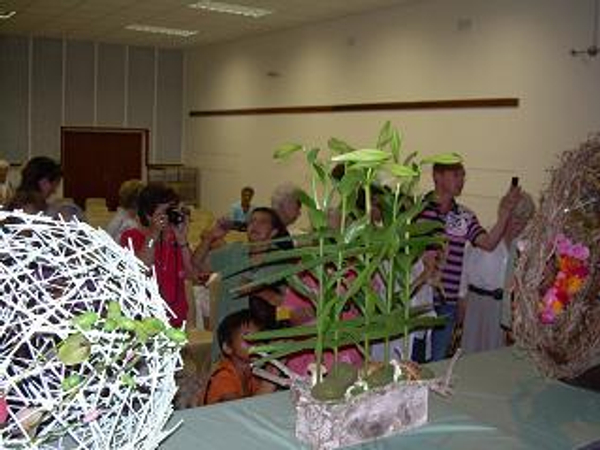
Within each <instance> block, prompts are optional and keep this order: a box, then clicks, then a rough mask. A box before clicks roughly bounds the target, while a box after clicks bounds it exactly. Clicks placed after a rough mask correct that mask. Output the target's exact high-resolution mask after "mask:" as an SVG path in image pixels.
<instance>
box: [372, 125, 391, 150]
mask: <svg viewBox="0 0 600 450" xmlns="http://www.w3.org/2000/svg"><path fill="white" fill-rule="evenodd" d="M392 131H393V129H392V123H391V122H390V121H389V120H388V121H387V122H386V123H384V124H383V127H381V131H380V132H379V137H378V138H377V145H376V147H377V148H379V149H383V147H385V146H386V145H388V143H389V142H390V140H391V139H392Z"/></svg>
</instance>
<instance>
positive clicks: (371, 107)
mask: <svg viewBox="0 0 600 450" xmlns="http://www.w3.org/2000/svg"><path fill="white" fill-rule="evenodd" d="M518 106H519V99H518V98H511V97H505V98H473V99H457V100H423V101H413V102H381V103H346V104H340V105H313V106H281V107H274V108H239V109H216V110H205V111H190V117H214V116H249V115H267V114H313V113H343V112H363V111H392V110H418V109H464V108H516V107H518Z"/></svg>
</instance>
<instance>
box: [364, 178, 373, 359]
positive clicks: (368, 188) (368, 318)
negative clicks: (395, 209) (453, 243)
mask: <svg viewBox="0 0 600 450" xmlns="http://www.w3.org/2000/svg"><path fill="white" fill-rule="evenodd" d="M372 174H373V169H367V177H366V180H365V206H366V207H365V214H366V217H367V218H368V220H369V222H370V221H371V209H372V205H371V177H372ZM371 226H372V224H371ZM370 261H371V255H370V253H368V252H367V253H365V267H367V266H368V265H369V263H370ZM367 289H368V287H367ZM372 303H373V301H372V299H371V296H370V295H368V292H366V293H365V329H369V325H370V324H371V313H372V306H373V305H372ZM370 353H371V342H370V339H369V335H368V333H367V334H365V367H368V366H369V362H370V359H371V355H370Z"/></svg>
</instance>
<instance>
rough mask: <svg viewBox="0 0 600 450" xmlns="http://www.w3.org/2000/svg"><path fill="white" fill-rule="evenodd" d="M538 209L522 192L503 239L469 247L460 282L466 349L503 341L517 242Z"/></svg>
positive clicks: (484, 347)
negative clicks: (486, 246)
mask: <svg viewBox="0 0 600 450" xmlns="http://www.w3.org/2000/svg"><path fill="white" fill-rule="evenodd" d="M534 212H535V204H534V203H533V199H532V198H531V196H530V195H529V194H527V193H524V192H523V193H521V199H520V200H519V203H518V204H517V206H516V207H515V209H514V211H513V213H512V215H511V216H510V218H509V220H508V222H507V224H506V228H505V229H504V234H503V236H502V240H501V241H500V243H499V244H498V245H497V246H496V248H495V249H494V250H492V251H491V252H487V251H485V250H482V249H479V248H473V247H470V248H468V249H467V252H466V254H465V263H464V264H465V265H464V269H463V273H462V278H461V285H460V302H459V303H460V307H459V311H460V313H459V320H460V318H461V317H464V319H463V333H462V340H461V347H462V349H463V350H464V351H465V352H467V353H474V352H480V351H486V350H493V349H496V348H499V347H501V346H503V345H504V331H503V326H506V324H505V322H506V321H507V320H508V319H509V318H507V317H506V316H507V312H508V315H510V284H511V282H510V279H511V278H512V271H513V266H514V264H515V259H516V258H515V257H516V254H517V242H518V237H519V235H520V234H521V233H522V232H523V230H524V229H525V227H526V226H527V223H528V222H529V220H530V219H531V217H532V216H533V214H534Z"/></svg>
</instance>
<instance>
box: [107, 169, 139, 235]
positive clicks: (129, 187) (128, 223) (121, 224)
mask: <svg viewBox="0 0 600 450" xmlns="http://www.w3.org/2000/svg"><path fill="white" fill-rule="evenodd" d="M143 188H144V183H142V182H141V181H140V180H135V179H134V180H127V181H124V182H123V183H122V184H121V187H120V188H119V207H118V208H117V213H116V214H115V215H114V216H113V218H112V219H111V221H110V222H109V223H108V225H107V226H106V232H107V233H108V234H109V235H110V237H112V238H113V239H114V240H115V242H121V234H123V232H124V231H126V230H129V229H130V228H136V227H137V226H138V223H137V207H138V198H139V196H140V192H141V191H142V189H143Z"/></svg>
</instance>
